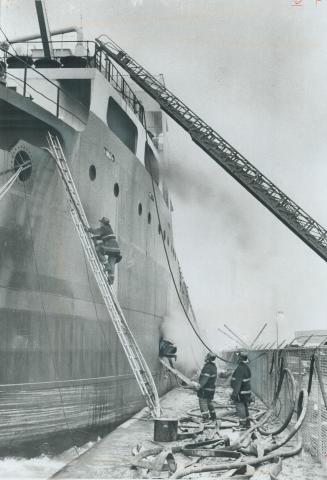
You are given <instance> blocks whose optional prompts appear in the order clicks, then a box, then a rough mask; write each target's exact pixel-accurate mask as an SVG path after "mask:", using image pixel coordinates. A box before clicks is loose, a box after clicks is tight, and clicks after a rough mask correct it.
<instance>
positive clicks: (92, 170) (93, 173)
mask: <svg viewBox="0 0 327 480" xmlns="http://www.w3.org/2000/svg"><path fill="white" fill-rule="evenodd" d="M96 176H97V169H96V168H95V165H91V166H90V168H89V177H90V180H92V182H93V180H95V179H96Z"/></svg>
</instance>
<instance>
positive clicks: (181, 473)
mask: <svg viewBox="0 0 327 480" xmlns="http://www.w3.org/2000/svg"><path fill="white" fill-rule="evenodd" d="M301 450H302V442H301V443H299V444H298V445H296V447H295V448H293V449H292V450H285V451H282V452H278V453H275V454H274V453H272V454H270V455H264V456H262V457H260V458H254V459H247V460H246V462H245V461H239V462H233V463H219V464H216V465H212V464H210V465H199V466H195V467H194V466H192V467H187V468H185V469H183V470H179V469H177V470H176V472H175V473H174V475H172V476H171V477H170V478H174V479H175V478H183V477H186V476H187V475H191V474H197V473H203V472H218V471H222V470H231V469H235V468H241V467H244V465H252V466H257V465H261V464H262V463H265V462H271V461H273V460H276V459H278V458H279V457H281V458H289V457H293V456H294V455H297V454H299V453H300V452H301Z"/></svg>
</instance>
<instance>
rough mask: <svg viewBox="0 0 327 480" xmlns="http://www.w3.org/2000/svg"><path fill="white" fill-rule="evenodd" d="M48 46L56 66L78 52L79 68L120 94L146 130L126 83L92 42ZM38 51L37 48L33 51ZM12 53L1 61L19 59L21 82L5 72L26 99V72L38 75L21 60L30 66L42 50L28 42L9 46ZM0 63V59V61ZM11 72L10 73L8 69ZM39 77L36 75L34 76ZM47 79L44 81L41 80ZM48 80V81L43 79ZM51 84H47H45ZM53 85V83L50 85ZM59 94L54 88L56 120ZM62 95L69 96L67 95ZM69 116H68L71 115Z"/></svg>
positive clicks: (138, 103) (37, 43) (38, 44)
mask: <svg viewBox="0 0 327 480" xmlns="http://www.w3.org/2000/svg"><path fill="white" fill-rule="evenodd" d="M49 43H51V44H52V48H53V52H54V55H53V57H52V58H53V60H56V61H57V62H58V63H59V64H60V62H61V59H62V58H63V57H67V56H75V55H74V53H73V52H74V51H75V49H76V48H78V49H79V51H80V52H82V54H78V55H76V57H80V58H81V59H84V60H85V67H83V68H96V69H97V70H98V71H99V72H100V73H101V74H102V75H103V76H104V77H105V78H106V79H107V80H108V82H109V83H110V84H111V85H112V86H113V88H114V89H115V90H116V91H117V92H118V93H119V94H120V96H121V97H122V98H123V100H124V101H125V102H126V103H127V105H128V106H129V107H130V108H131V110H132V111H133V112H134V114H135V115H136V116H137V117H138V119H139V121H140V122H141V124H142V125H143V127H144V128H146V123H145V111H144V107H143V105H142V103H141V101H140V100H139V99H138V98H137V96H136V94H135V93H134V91H133V90H132V88H131V87H130V86H129V84H128V83H127V82H126V80H125V78H124V76H123V75H122V73H121V72H120V71H119V70H118V68H117V67H116V66H115V65H114V63H113V61H112V60H111V59H110V58H109V56H108V55H107V54H106V53H105V52H104V51H103V50H102V49H101V48H100V47H99V46H98V45H97V44H96V43H95V42H94V41H90V40H87V41H67V40H61V41H52V42H49ZM37 47H40V48H37ZM12 48H13V52H14V53H11V52H5V51H4V50H2V51H3V58H2V60H3V61H4V62H6V59H7V56H12V57H19V58H22V68H23V69H24V71H25V73H24V78H23V79H21V80H20V79H18V78H17V76H16V75H14V74H13V73H12V72H11V71H10V72H8V70H7V75H8V76H10V77H11V78H15V79H16V80H20V81H21V83H22V86H23V93H22V94H23V96H26V92H27V87H30V85H28V83H27V70H28V69H33V71H36V72H38V68H35V66H34V65H33V64H32V65H29V64H28V63H27V62H25V61H24V60H23V59H24V57H28V58H30V59H31V60H32V61H33V62H34V61H36V60H38V59H40V58H42V57H43V48H42V43H41V42H40V41H29V42H23V43H17V44H16V43H15V44H13V45H12ZM0 60H1V59H0ZM10 70H12V69H10ZM38 73H40V72H38ZM40 75H41V76H43V77H45V75H43V74H41V73H40ZM45 78H46V79H47V77H45ZM47 80H49V79H47ZM49 81H50V82H51V80H49ZM51 83H53V82H51ZM60 91H64V89H62V88H60V87H58V91H57V99H56V101H54V103H55V104H56V116H57V117H58V116H59V111H60V108H61V106H60ZM65 94H67V95H69V94H68V93H67V92H65ZM71 113H72V112H71Z"/></svg>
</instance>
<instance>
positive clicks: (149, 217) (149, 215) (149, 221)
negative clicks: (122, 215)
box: [148, 212, 151, 225]
mask: <svg viewBox="0 0 327 480" xmlns="http://www.w3.org/2000/svg"><path fill="white" fill-rule="evenodd" d="M150 223H151V213H150V212H149V213H148V224H149V225H150Z"/></svg>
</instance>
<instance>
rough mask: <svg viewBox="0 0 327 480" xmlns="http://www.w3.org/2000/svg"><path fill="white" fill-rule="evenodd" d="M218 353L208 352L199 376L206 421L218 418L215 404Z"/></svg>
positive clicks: (203, 413)
mask: <svg viewBox="0 0 327 480" xmlns="http://www.w3.org/2000/svg"><path fill="white" fill-rule="evenodd" d="M215 360H216V355H215V354H214V353H212V352H209V353H207V355H206V357H205V363H204V366H203V368H202V370H201V374H200V377H199V385H198V388H197V391H198V393H197V394H198V398H199V406H200V410H201V414H202V419H203V420H204V421H208V420H213V421H214V420H216V418H217V417H216V412H215V407H214V405H213V397H214V395H215V390H216V381H217V367H216V364H215Z"/></svg>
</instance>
